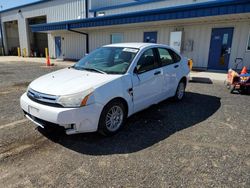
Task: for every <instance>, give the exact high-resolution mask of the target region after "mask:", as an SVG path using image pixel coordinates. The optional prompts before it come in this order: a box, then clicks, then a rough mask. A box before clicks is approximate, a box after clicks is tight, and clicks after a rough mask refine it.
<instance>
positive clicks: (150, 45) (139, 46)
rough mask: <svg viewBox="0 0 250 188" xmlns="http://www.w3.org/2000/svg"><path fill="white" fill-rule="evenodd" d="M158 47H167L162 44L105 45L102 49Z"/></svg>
mask: <svg viewBox="0 0 250 188" xmlns="http://www.w3.org/2000/svg"><path fill="white" fill-rule="evenodd" d="M159 46H162V47H168V46H167V45H163V44H155V43H143V42H133V43H116V44H109V45H105V46H104V47H124V48H138V49H143V48H146V47H159Z"/></svg>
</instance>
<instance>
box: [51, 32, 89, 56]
mask: <svg viewBox="0 0 250 188" xmlns="http://www.w3.org/2000/svg"><path fill="white" fill-rule="evenodd" d="M56 36H61V38H62V54H63V58H64V59H81V58H82V57H83V56H84V55H85V54H86V37H85V36H84V35H81V34H77V33H70V32H64V33H52V34H49V45H50V49H49V53H50V55H51V58H55V40H54V38H55V37H56Z"/></svg>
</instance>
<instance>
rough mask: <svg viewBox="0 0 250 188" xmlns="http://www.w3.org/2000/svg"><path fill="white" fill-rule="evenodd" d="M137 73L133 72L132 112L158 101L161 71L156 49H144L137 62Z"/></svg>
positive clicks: (161, 80) (160, 87)
mask: <svg viewBox="0 0 250 188" xmlns="http://www.w3.org/2000/svg"><path fill="white" fill-rule="evenodd" d="M136 67H137V73H135V74H133V76H132V82H133V100H134V112H137V111H140V110H142V109H144V108H146V107H148V106H150V105H152V104H155V103H158V102H159V101H160V95H161V92H162V85H163V72H162V68H160V67H159V63H158V62H157V53H156V49H153V48H151V49H148V50H146V51H144V53H143V54H142V55H141V57H140V58H139V60H138V62H137V65H136Z"/></svg>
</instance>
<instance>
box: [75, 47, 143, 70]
mask: <svg viewBox="0 0 250 188" xmlns="http://www.w3.org/2000/svg"><path fill="white" fill-rule="evenodd" d="M138 51H139V49H136V48H123V47H102V48H98V49H96V50H94V51H93V52H91V53H90V54H89V55H87V56H85V57H84V58H82V59H81V60H80V61H79V62H78V63H76V64H75V65H74V68H75V69H78V70H87V71H95V72H99V73H105V74H124V73H126V72H127V70H128V68H129V66H130V64H131V62H132V61H133V59H134V57H135V56H136V54H137V52H138Z"/></svg>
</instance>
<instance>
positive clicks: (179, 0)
mask: <svg viewBox="0 0 250 188" xmlns="http://www.w3.org/2000/svg"><path fill="white" fill-rule="evenodd" d="M208 1H214V0H197V1H193V0H166V1H159V2H153V3H147V4H141V5H137V6H129V7H124V8H116V9H110V10H103V11H101V12H105V15H113V14H121V13H128V12H138V11H143V10H152V9H158V8H166V7H173V6H178V5H188V4H194V3H201V2H208Z"/></svg>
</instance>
